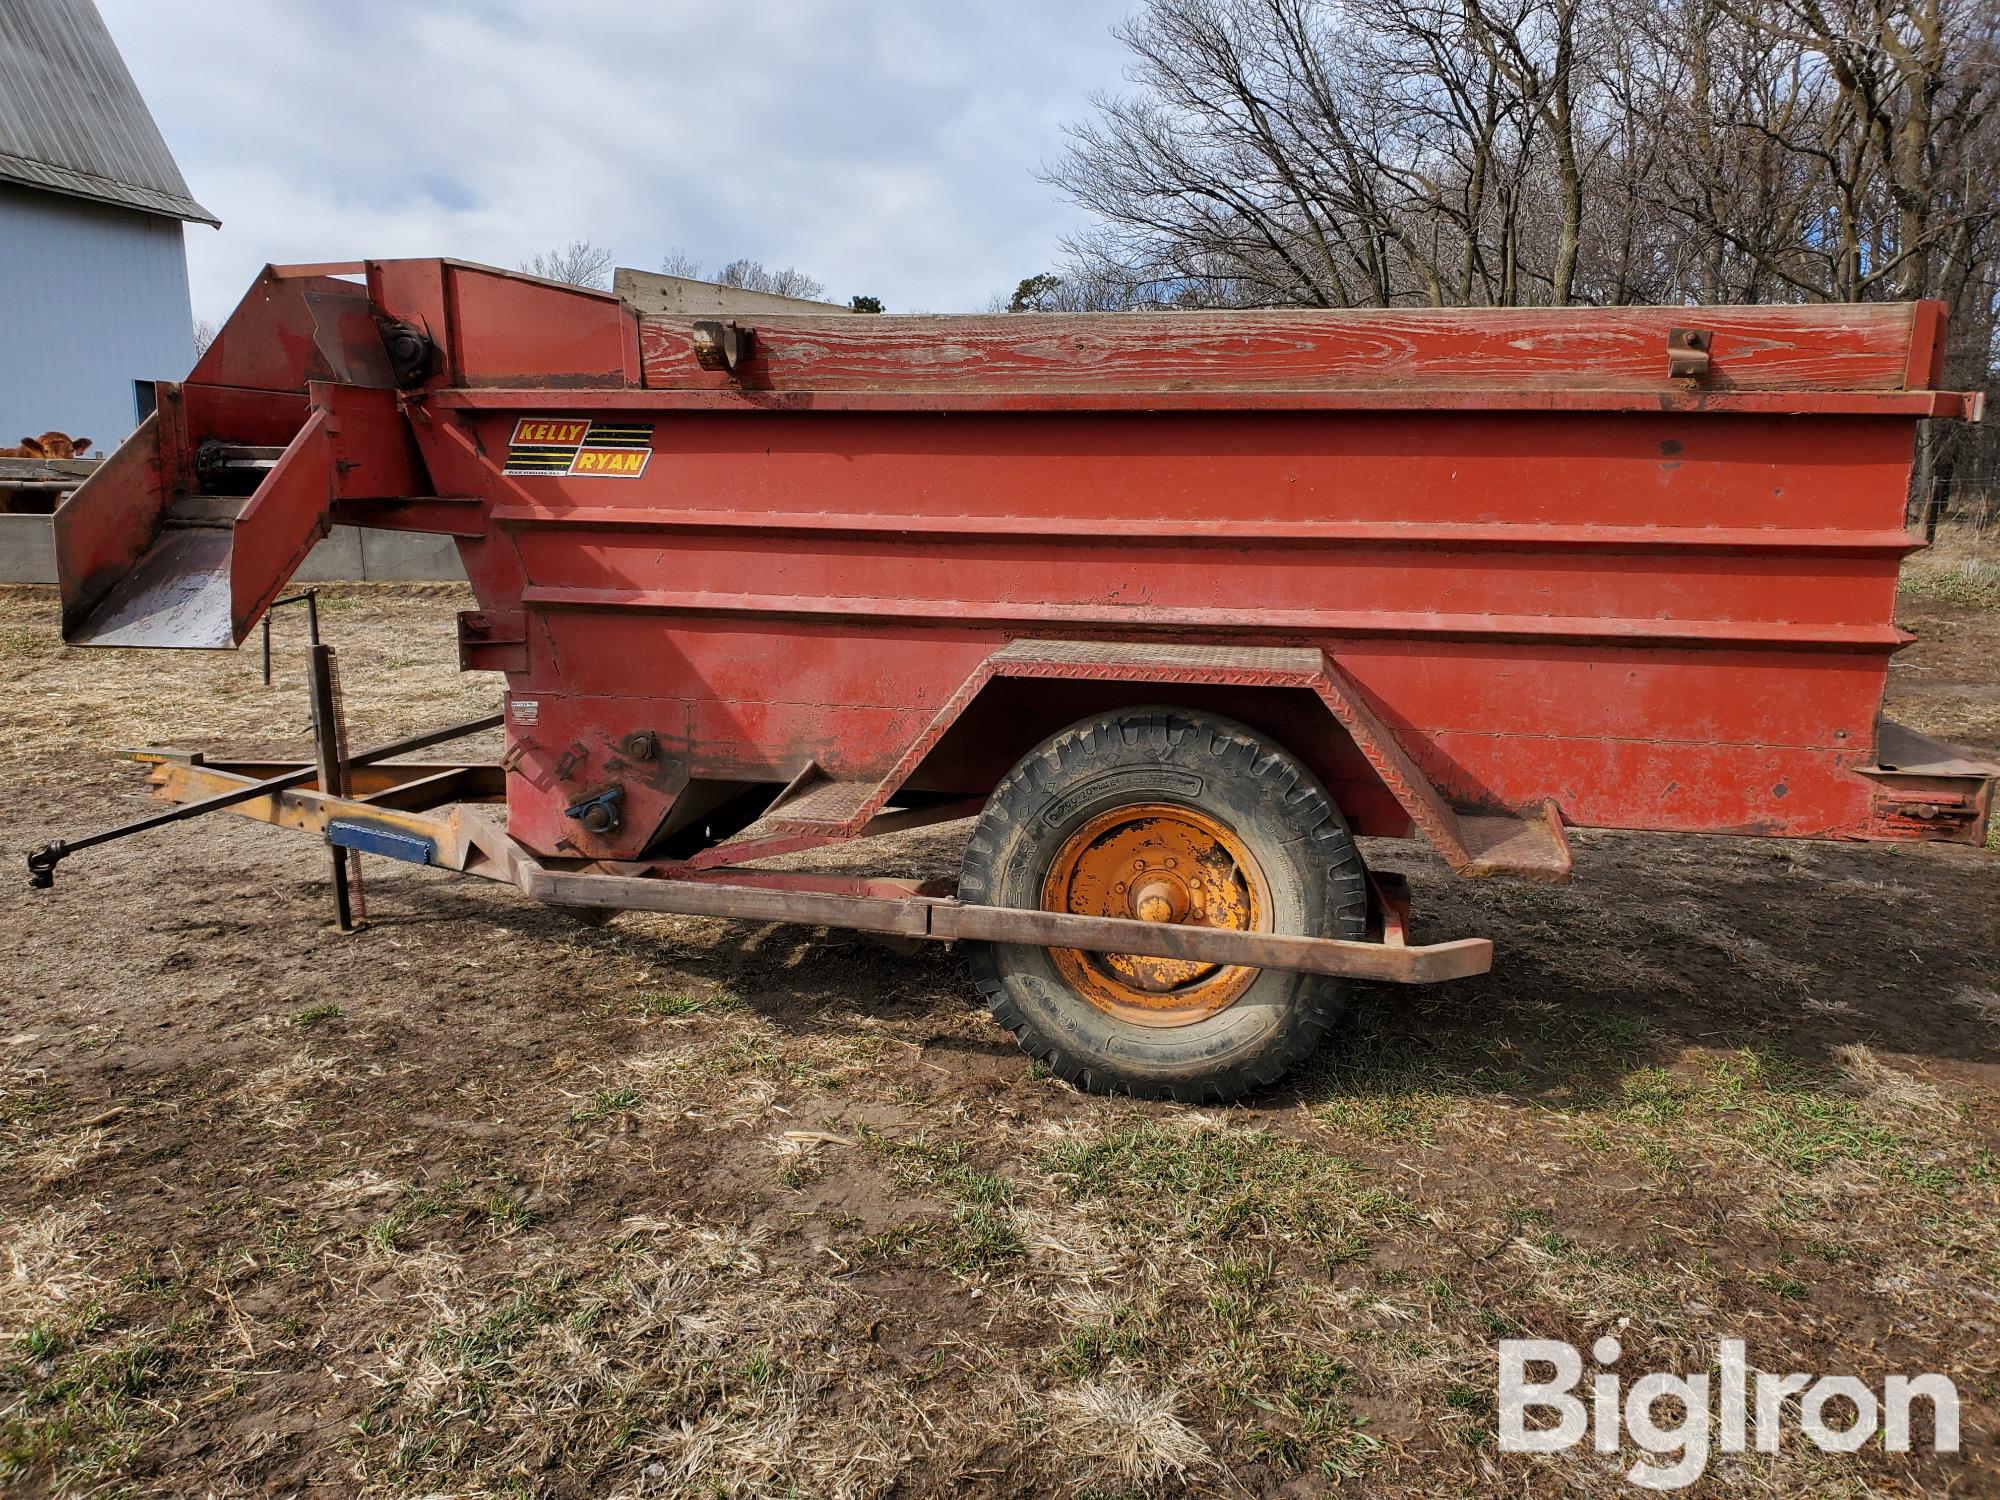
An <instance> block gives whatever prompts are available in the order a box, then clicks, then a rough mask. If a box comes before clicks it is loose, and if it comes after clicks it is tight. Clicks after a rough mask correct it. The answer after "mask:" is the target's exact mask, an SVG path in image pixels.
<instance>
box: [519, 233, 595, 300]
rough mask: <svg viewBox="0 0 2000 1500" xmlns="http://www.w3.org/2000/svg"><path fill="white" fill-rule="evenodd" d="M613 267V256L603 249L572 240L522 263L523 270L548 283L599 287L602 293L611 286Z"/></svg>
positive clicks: (585, 242)
mask: <svg viewBox="0 0 2000 1500" xmlns="http://www.w3.org/2000/svg"><path fill="white" fill-rule="evenodd" d="M611 264H612V255H611V252H610V251H609V250H607V249H605V248H604V247H603V246H602V245H593V244H592V243H591V242H590V241H589V240H571V241H570V242H569V243H568V244H567V245H559V246H557V247H556V248H555V249H553V250H545V251H543V252H542V253H541V254H540V255H536V256H531V257H530V258H529V259H527V260H524V261H522V262H521V266H520V269H521V270H523V271H526V272H527V273H528V274H529V275H530V276H540V277H541V278H543V279H544V280H546V281H567V282H569V283H570V285H572V286H588V287H596V288H598V289H599V290H600V291H601V290H603V289H605V288H607V287H609V286H610V285H611Z"/></svg>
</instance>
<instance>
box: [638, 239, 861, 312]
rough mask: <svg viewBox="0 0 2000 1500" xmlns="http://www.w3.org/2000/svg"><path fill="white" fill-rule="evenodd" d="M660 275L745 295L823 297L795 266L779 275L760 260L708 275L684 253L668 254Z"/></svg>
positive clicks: (822, 288) (820, 286)
mask: <svg viewBox="0 0 2000 1500" xmlns="http://www.w3.org/2000/svg"><path fill="white" fill-rule="evenodd" d="M660 271H661V274H662V275H666V276H684V277H686V278H688V279H689V280H690V281H712V282H714V283H715V284H716V285H717V286H733V287H741V288H742V289H743V290H744V291H748V292H772V293H775V294H776V295H777V296H780V297H803V298H805V299H806V300H807V301H816V300H818V299H819V298H822V297H824V296H825V295H826V283H825V282H823V281H821V280H820V279H819V278H818V277H816V276H808V275H807V274H806V273H805V272H804V271H801V270H799V269H798V268H797V267H796V266H786V267H785V268H784V269H783V270H781V271H773V270H770V269H769V268H767V267H766V266H765V264H764V263H763V262H762V261H761V260H751V259H748V258H747V257H746V258H742V259H738V260H732V261H731V262H729V264H728V265H726V266H724V267H722V268H721V269H720V270H718V271H716V272H715V273H714V274H713V275H711V274H710V273H709V272H708V271H707V270H706V269H704V267H703V264H702V262H701V261H700V260H698V259H697V258H696V257H694V256H692V255H690V254H688V253H687V251H685V250H679V249H675V250H669V251H668V252H667V253H666V256H665V258H664V259H662V260H661V262H660Z"/></svg>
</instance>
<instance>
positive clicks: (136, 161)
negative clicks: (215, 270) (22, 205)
mask: <svg viewBox="0 0 2000 1500" xmlns="http://www.w3.org/2000/svg"><path fill="white" fill-rule="evenodd" d="M0 182H16V183H22V184H25V185H26V186H28V187H33V188H41V189H43V190H45V191H48V192H52V193H66V194H68V195H69V196H71V197H75V198H89V199H93V200H94V201H96V202H99V203H116V204H120V205H123V206H124V207H126V208H136V209H140V210H142V211H143V212H146V213H151V214H163V215H165V216H167V217H169V218H174V219H190V220H193V221H195V222H197V223H201V224H217V223H220V222H221V221H220V220H218V219H217V218H216V217H215V215H214V214H212V213H210V212H209V211H208V210H207V209H205V208H203V207H202V206H201V205H200V204H199V203H197V202H195V200H194V199H193V198H192V197H191V196H189V194H188V187H187V183H186V182H185V181H184V180H183V179H182V177H181V171H180V168H179V167H177V166H175V165H174V159H173V156H172V155H171V154H170V153H169V152H168V150H167V143H166V142H165V141H164V140H162V139H161V137H160V128H159V126H157V125H155V124H154V123H153V117H152V115H151V113H149V112H148V111H147V109H146V101H145V100H144V99H141V98H140V97H139V89H138V86H137V85H136V84H134V83H133V82H132V75H131V73H130V72H128V71H127V70H126V67H125V60H124V59H123V58H122V57H120V56H119V55H118V48H117V46H116V45H115V44H114V43H113V42H112V40H111V33H110V32H109V31H107V30H105V27H104V18H103V17H102V16H100V15H98V13H97V7H96V5H94V4H93V3H92V0H6V3H5V4H0Z"/></svg>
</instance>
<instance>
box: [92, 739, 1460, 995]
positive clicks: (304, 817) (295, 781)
mask: <svg viewBox="0 0 2000 1500" xmlns="http://www.w3.org/2000/svg"><path fill="white" fill-rule="evenodd" d="M495 717H496V718H497V716H495ZM490 722H491V721H489V720H475V721H473V723H472V724H471V725H466V726H458V732H460V733H469V732H471V731H472V730H473V729H475V728H484V727H489V726H490ZM450 733H451V732H450V731H445V732H443V733H440V734H438V735H436V736H435V738H433V737H432V736H417V737H415V739H413V740H407V741H402V742H399V743H398V744H397V745H395V746H387V747H384V748H383V749H381V750H374V751H364V752H363V753H362V754H361V755H357V756H355V757H353V758H352V759H351V760H350V762H349V763H350V764H351V765H357V766H360V765H365V764H368V763H370V762H373V761H376V760H382V759H387V758H388V756H389V755H390V754H391V753H392V752H395V751H399V750H404V749H410V748H415V740H418V739H420V740H425V741H426V742H430V743H435V742H436V740H437V739H442V738H446V737H449V735H450ZM142 754H143V758H144V759H147V760H150V761H153V762H155V763H156V765H157V767H158V769H157V771H156V777H158V778H161V779H159V781H158V788H159V793H160V795H163V796H167V797H173V796H175V795H176V793H177V792H178V794H179V795H183V796H185V795H187V794H188V793H189V792H190V791H200V792H206V793H208V795H205V796H196V797H195V798H194V799H193V800H190V801H187V802H183V803H180V804H178V805H177V806H175V807H173V808H170V809H169V810H168V811H166V812H164V813H160V814H157V815H155V816H154V817H152V818H148V819H142V820H140V822H138V823H135V824H132V825H129V826H128V827H127V828H126V829H122V830H121V829H114V830H110V831H109V832H107V833H106V834H104V835H100V836H95V838H94V841H101V840H102V839H103V838H107V837H116V836H118V835H119V834H120V833H123V832H131V831H137V830H138V829H140V828H142V827H153V826H157V825H158V824H161V823H166V822H174V821H178V820H180V819H183V818H188V817H193V816H196V815H198V814H199V813H203V812H210V811H217V810H220V809H223V808H233V809H234V810H235V811H236V812H238V813H240V814H242V815H244V816H246V817H252V818H256V819H259V820H260V821H265V822H270V823H274V824H277V825H279V826H286V827H292V828H297V829H300V830H302V831H306V832H313V833H318V834H319V835H320V836H321V837H323V838H325V837H328V835H329V834H330V833H331V832H332V831H333V829H334V825H335V824H336V823H346V824H348V825H351V826H360V827H378V828H380V829H384V830H390V831H394V832H397V833H401V834H404V835H413V836H414V837H410V838H408V839H407V848H408V850H409V852H407V853H389V852H388V851H386V850H385V851H378V852H383V853H388V857H391V858H401V859H406V860H409V861H410V862H413V863H418V864H428V865H430V866H432V867H433V868H439V869H444V870H449V871H451V872H452V873H454V874H465V875H475V876H478V877H480V878H482V879H488V880H495V881H499V882H502V883H507V884H512V885H514V886H515V887H516V888H518V889H519V890H520V891H521V892H522V893H523V894H525V895H527V896H530V897H532V898H533V899H534V900H536V901H539V902H541V903H543V904H544V905H548V906H557V907H569V908H580V909H584V910H594V911H610V912H617V911H651V912H660V913H664V914H668V915H674V916H691V917H719V918H724V919H729V920H735V921H749V922H786V923H797V924H801V925H804V926H813V927H838V928H847V929H850V930H852V931H856V932H871V933H879V934H882V935H885V936H892V937H903V938H916V939H928V940H930V941H933V942H989V943H1019V944H1025V945H1028V946H1032V947H1051V948H1079V949H1083V950H1086V951H1089V952H1099V953H1132V954H1138V955H1141V956H1144V957H1152V958H1180V959H1189V960H1193V961H1195V962H1198V963H1216V964H1242V965H1246V966H1249V967H1252V968H1260V969H1289V970H1296V971H1302V972H1305V973H1311V974H1331V975H1337V976H1342V977H1346V978H1353V979H1369V980H1376V981H1379V982H1383V983H1389V984H1436V983H1440V982H1442V981H1445V980H1450V979H1465V978H1469V977H1471V976H1473V975H1476V974H1484V973H1486V972H1487V971H1489V970H1490V969H1491V968H1492V967H1493V944H1492V941H1491V940H1490V939H1487V938H1456V939H1453V940H1451V941H1448V942H1442V943H1430V944H1409V943H1406V942H1405V941H1404V940H1403V925H1402V917H1401V914H1400V912H1399V911H1398V912H1395V913H1391V914H1389V915H1388V919H1387V925H1386V929H1385V931H1384V933H1383V935H1382V939H1380V940H1370V941H1350V940H1347V939H1341V938H1318V937H1304V936H1299V935H1296V934H1292V933H1278V932H1238V931H1233V930H1230V929H1226V928H1215V927H1184V926H1177V925H1174V924H1172V923H1163V922H1138V921H1131V920H1128V919H1126V918H1122V917H1091V916H1078V915H1075V914H1072V913H1069V912H1052V911H1039V910H1029V909H1022V908H1016V907H1004V906H973V905H967V904H965V903H963V902H961V901H958V900H956V899H954V898H952V897H950V896H944V895H936V894H931V893H930V892H929V891H927V890H924V889H920V888H919V887H918V886H917V885H916V884H915V883H912V882H907V881H897V880H890V879H872V880H866V879H854V878H852V877H836V876H827V875H822V874H818V873H815V872H811V871H789V870H758V869H746V868H741V867H723V868H719V869H694V868H687V869H685V870H684V871H683V872H662V873H660V874H655V875H643V876H642V875H625V874H616V873H610V872H607V871H603V870H602V869H599V870H552V869H550V868H549V867H548V866H546V865H544V864H543V863H542V862H541V861H539V860H538V859H536V858H535V856H534V855H533V854H531V853H530V852H529V851H527V850H526V849H523V848H522V847H521V846H520V845H519V844H517V843H515V842H514V841H513V840H512V839H511V838H508V837H507V836H506V835H505V834H504V833H502V832H500V830H499V829H498V828H493V827H490V826H487V825H484V824H478V825H468V824H466V823H465V822H464V821H463V819H462V818H460V817H459V816H458V814H457V813H453V814H450V815H442V814H434V813H432V812H429V811H427V810H419V809H415V808H410V809H403V808H394V807H391V806H389V805H386V804H385V802H384V801H382V800H378V798H383V797H385V796H387V795H392V794H394V793H395V792H398V791H402V790H406V789H415V788H418V787H422V786H423V785H424V784H425V782H426V781H427V780H429V779H430V778H422V777H420V778H418V779H416V780H413V781H411V782H409V783H407V785H406V786H392V787H390V788H387V789H386V792H383V793H372V794H370V795H368V796H365V797H342V796H336V795H333V794H330V793H328V792H324V791H320V790H316V789H308V783H311V782H312V781H313V780H314V778H315V768H313V767H311V766H300V767H297V768H293V769H289V770H287V771H286V772H285V773H284V774H282V775H278V776H273V777H270V778H267V779H265V780H262V781H250V780H247V779H246V778H243V777H242V776H241V775H240V774H237V773H232V772H230V771H228V770H224V769H222V768H221V767H218V766H209V765H204V764H202V763H200V762H199V761H198V760H195V759H193V758H183V757H180V756H178V755H174V754H172V753H170V752H164V751H148V752H143V753H142ZM397 769H407V770H411V771H415V770H418V769H421V768H418V767H406V768H397ZM464 769H466V768H463V767H446V768H442V770H443V773H444V775H445V776H456V775H458V774H459V773H461V772H462V771H463V770H464ZM232 783H234V784H233V785H232ZM222 788H226V789H225V790H218V789H222ZM466 789H468V790H473V789H472V788H466ZM438 790H439V791H440V792H441V793H448V792H449V790H451V789H450V788H446V787H443V786H440V787H439V788H438ZM426 800H428V799H426ZM329 841H330V842H331V841H332V840H329ZM1387 878H1388V877H1382V879H1383V880H1387ZM1378 884H1379V882H1378Z"/></svg>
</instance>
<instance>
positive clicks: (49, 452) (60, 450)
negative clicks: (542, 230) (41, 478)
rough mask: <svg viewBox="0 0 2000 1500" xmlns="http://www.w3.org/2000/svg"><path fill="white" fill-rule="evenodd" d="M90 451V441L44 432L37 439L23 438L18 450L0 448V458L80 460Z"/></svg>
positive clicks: (66, 434)
mask: <svg viewBox="0 0 2000 1500" xmlns="http://www.w3.org/2000/svg"><path fill="white" fill-rule="evenodd" d="M89 451H90V439H89V438H87V437H80V438H73V437H71V436H70V435H69V434H68V433H66V432H45V433H43V434H42V435H41V436H40V437H38V438H31V437H24V438H22V439H21V446H20V447H18V448H0V458H82V457H83V455H84V454H86V453H88V452H89Z"/></svg>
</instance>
